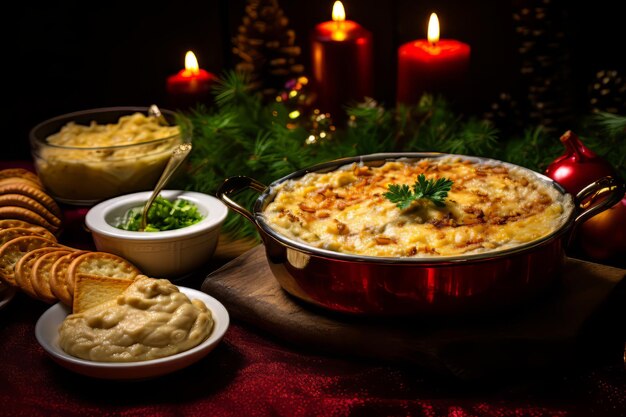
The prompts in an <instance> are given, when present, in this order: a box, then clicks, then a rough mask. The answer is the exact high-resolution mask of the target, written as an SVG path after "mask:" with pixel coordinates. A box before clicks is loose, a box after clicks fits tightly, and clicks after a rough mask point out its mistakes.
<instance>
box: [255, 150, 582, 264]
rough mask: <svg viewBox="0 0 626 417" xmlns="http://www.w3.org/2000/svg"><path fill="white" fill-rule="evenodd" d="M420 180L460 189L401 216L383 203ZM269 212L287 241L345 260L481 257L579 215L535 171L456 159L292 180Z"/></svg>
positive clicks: (353, 167) (283, 186) (270, 220)
mask: <svg viewBox="0 0 626 417" xmlns="http://www.w3.org/2000/svg"><path fill="white" fill-rule="evenodd" d="M419 174H424V175H425V176H426V178H427V179H437V178H442V177H445V178H448V179H450V180H452V181H453V182H454V184H453V186H452V189H451V190H450V192H449V193H448V198H447V200H446V202H445V206H443V207H437V206H436V205H435V204H434V203H432V202H431V201H429V200H417V201H416V202H414V203H413V204H412V205H411V206H410V207H408V208H407V209H405V210H401V209H399V208H397V207H396V205H395V204H393V203H391V202H390V201H388V200H387V199H386V198H385V197H384V193H385V192H387V186H388V185H389V184H392V183H393V184H408V185H409V186H412V185H413V184H414V182H415V179H416V178H417V176H418V175H419ZM275 191H276V196H275V198H274V201H273V202H271V203H270V204H269V205H268V206H267V207H266V209H265V211H264V213H263V214H264V216H265V219H266V221H267V222H268V224H269V225H270V226H271V227H272V228H274V229H275V230H277V231H278V232H279V233H281V234H282V235H284V236H286V237H289V238H291V239H295V240H299V241H301V242H304V243H307V244H309V245H312V246H315V247H319V248H325V249H330V250H334V251H338V252H343V253H351V254H358V255H367V256H381V257H407V256H408V257H427V256H455V255H463V254H475V253H481V252H486V251H494V250H501V249H507V248H511V247H514V246H518V245H521V244H524V243H527V242H531V241H534V240H537V239H539V238H541V237H543V236H546V235H548V234H550V233H551V232H553V231H555V230H556V229H558V228H559V227H560V226H561V225H562V224H563V223H564V222H565V221H566V219H567V217H568V215H569V214H570V213H571V210H572V203H571V199H570V198H569V196H564V195H561V194H560V193H559V192H558V191H557V190H556V189H554V188H553V187H552V186H550V185H549V184H546V183H544V182H542V181H541V180H539V178H538V177H536V176H535V175H533V174H532V173H531V172H529V171H528V170H525V169H522V168H518V167H511V166H509V165H505V164H501V163H497V162H474V161H470V160H464V159H460V158H456V157H454V158H453V157H449V158H441V159H424V160H420V161H411V162H409V161H395V162H387V163H386V164H384V165H383V166H380V167H366V166H359V165H358V164H351V165H349V166H344V167H341V168H339V169H337V170H335V171H332V172H328V173H321V174H320V173H310V174H307V175H305V176H304V177H302V178H300V179H296V180H290V181H286V182H284V183H282V184H280V185H279V186H278V187H277V188H276V190H275Z"/></svg>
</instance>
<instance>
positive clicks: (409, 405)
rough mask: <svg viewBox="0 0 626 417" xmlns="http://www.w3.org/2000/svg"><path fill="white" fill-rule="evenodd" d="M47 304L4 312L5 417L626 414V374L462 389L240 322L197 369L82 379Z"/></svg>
mask: <svg viewBox="0 0 626 417" xmlns="http://www.w3.org/2000/svg"><path fill="white" fill-rule="evenodd" d="M46 308H47V306H46V305H44V304H42V303H40V302H38V301H35V300H31V299H29V298H28V297H27V296H25V295H23V294H18V295H17V296H16V298H14V299H13V300H12V302H11V303H10V304H9V305H7V306H6V307H5V309H3V310H2V311H0V358H1V359H0V387H1V390H0V415H6V416H43V415H59V416H66V417H68V416H96V415H124V416H146V415H150V416H179V415H193V416H195V415H198V416H200V415H204V416H455V417H465V416H499V417H504V416H516V417H519V416H535V417H539V416H592V415H597V416H623V415H626V371H625V370H624V368H623V366H620V365H619V364H615V365H603V366H599V367H596V368H594V369H587V370H580V369H578V368H577V366H576V364H572V365H573V366H572V370H571V372H567V373H564V374H563V375H554V374H553V375H543V376H542V375H537V376H536V378H535V377H533V378H525V379H524V380H518V379H516V378H512V379H511V380H508V381H491V382H489V383H486V384H471V385H469V384H467V383H452V382H450V381H444V380H440V379H437V378H434V377H431V376H427V375H424V374H423V373H421V372H420V371H419V370H417V369H403V368H402V367H398V366H391V365H385V364H376V363H363V362H358V361H354V360H350V359H347V358H344V359H342V358H333V357H328V356H320V355H317V354H315V353H312V352H302V351H299V350H298V349H295V348H293V347H290V346H286V345H284V344H281V343H278V342H276V341H273V340H271V338H269V337H267V336H265V335H262V334H258V333H257V332H256V331H255V330H254V329H249V328H246V327H244V326H243V325H241V324H240V323H237V322H234V323H232V325H231V327H230V328H229V330H228V332H227V333H226V336H225V338H224V339H223V341H222V342H221V344H220V345H219V346H218V347H217V348H216V349H215V350H214V351H212V352H211V353H210V354H209V355H208V356H207V357H205V358H204V359H202V360H201V361H200V362H198V363H196V364H195V365H193V366H191V367H189V368H187V369H184V370H181V371H178V372H175V373H173V374H170V375H166V376H163V377H160V378H156V379H152V380H145V381H135V382H118V381H106V380H97V379H91V378H88V377H84V376H81V375H78V374H74V373H72V372H70V371H68V370H66V369H65V368H63V367H61V366H60V365H57V364H56V363H55V362H53V361H52V360H51V359H50V358H49V357H48V356H47V355H46V353H45V352H44V351H43V349H42V348H41V347H40V346H39V344H38V343H37V341H36V339H35V335H34V326H35V323H36V321H37V319H38V318H39V316H40V315H41V314H42V313H43V312H44V311H45V309H46Z"/></svg>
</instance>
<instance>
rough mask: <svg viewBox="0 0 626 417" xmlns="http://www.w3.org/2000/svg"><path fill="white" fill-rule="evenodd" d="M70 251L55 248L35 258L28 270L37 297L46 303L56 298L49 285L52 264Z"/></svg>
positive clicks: (54, 300)
mask: <svg viewBox="0 0 626 417" xmlns="http://www.w3.org/2000/svg"><path fill="white" fill-rule="evenodd" d="M69 253H72V252H71V251H68V250H63V249H60V250H55V251H52V252H49V253H44V254H43V255H41V256H40V257H38V258H37V259H36V260H35V263H34V264H33V267H32V269H31V271H30V275H31V283H32V285H33V290H34V291H35V294H37V297H38V298H39V299H41V300H43V301H45V302H47V303H54V302H56V301H57V300H58V298H57V297H55V295H54V293H53V292H52V289H51V287H50V273H51V271H52V265H54V263H55V262H56V261H57V260H58V259H59V258H60V257H62V256H65V255H67V254H69Z"/></svg>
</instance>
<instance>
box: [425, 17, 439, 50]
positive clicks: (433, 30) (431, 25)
mask: <svg viewBox="0 0 626 417" xmlns="http://www.w3.org/2000/svg"><path fill="white" fill-rule="evenodd" d="M428 42H430V43H437V42H439V19H438V18H437V13H432V14H431V15H430V20H429V21H428Z"/></svg>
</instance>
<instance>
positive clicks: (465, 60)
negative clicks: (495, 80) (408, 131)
mask: <svg viewBox="0 0 626 417" xmlns="http://www.w3.org/2000/svg"><path fill="white" fill-rule="evenodd" d="M469 59H470V47H469V45H468V44H466V43H463V42H459V41H457V40H453V39H439V20H438V19H437V15H436V14H435V13H433V14H432V15H431V16H430V21H429V23H428V39H418V40H416V41H411V42H408V43H405V44H404V45H402V46H400V48H399V49H398V89H397V100H398V102H399V103H403V104H416V103H418V102H419V100H420V98H421V97H422V94H424V93H431V94H443V95H444V96H447V97H448V98H449V99H454V98H455V95H458V94H459V93H460V92H461V91H462V90H463V87H464V82H465V77H466V75H467V70H468V67H469Z"/></svg>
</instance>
